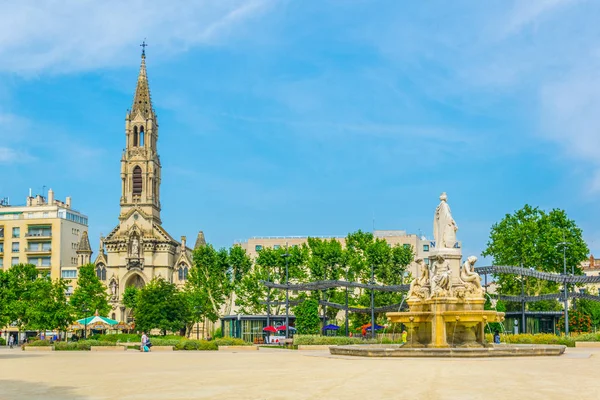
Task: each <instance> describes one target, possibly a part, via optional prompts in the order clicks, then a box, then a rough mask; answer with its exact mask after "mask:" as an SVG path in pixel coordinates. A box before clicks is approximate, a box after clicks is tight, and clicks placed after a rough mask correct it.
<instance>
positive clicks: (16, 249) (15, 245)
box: [12, 242, 19, 253]
mask: <svg viewBox="0 0 600 400" xmlns="http://www.w3.org/2000/svg"><path fill="white" fill-rule="evenodd" d="M12 252H13V253H18V252H19V242H12Z"/></svg>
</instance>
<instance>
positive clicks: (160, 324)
mask: <svg viewBox="0 0 600 400" xmlns="http://www.w3.org/2000/svg"><path fill="white" fill-rule="evenodd" d="M136 298H137V304H136V307H135V323H136V329H137V330H141V331H145V332H149V331H150V330H152V329H160V331H161V332H162V334H163V335H165V334H166V333H167V331H173V332H174V331H179V330H180V329H182V328H183V327H185V325H186V323H187V322H188V321H189V319H190V310H189V305H188V302H187V300H186V297H185V295H184V293H183V292H181V291H179V290H177V286H176V285H175V284H173V283H170V282H167V281H166V280H164V279H163V278H154V279H152V280H151V281H150V282H149V283H148V284H147V285H146V286H144V287H143V288H142V289H140V290H139V294H138V295H137V296H136Z"/></svg>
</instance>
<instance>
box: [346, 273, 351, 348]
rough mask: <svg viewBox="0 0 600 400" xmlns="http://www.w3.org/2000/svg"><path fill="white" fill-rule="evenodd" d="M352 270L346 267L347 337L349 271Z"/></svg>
mask: <svg viewBox="0 0 600 400" xmlns="http://www.w3.org/2000/svg"><path fill="white" fill-rule="evenodd" d="M349 271H350V269H349V268H348V269H346V271H345V272H346V309H345V314H346V337H348V272H349Z"/></svg>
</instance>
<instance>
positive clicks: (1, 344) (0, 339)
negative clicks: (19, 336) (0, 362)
mask: <svg viewBox="0 0 600 400" xmlns="http://www.w3.org/2000/svg"><path fill="white" fill-rule="evenodd" d="M0 346H6V339H4V338H2V337H0Z"/></svg>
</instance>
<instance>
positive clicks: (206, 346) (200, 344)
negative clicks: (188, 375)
mask: <svg viewBox="0 0 600 400" xmlns="http://www.w3.org/2000/svg"><path fill="white" fill-rule="evenodd" d="M174 349H175V350H219V347H218V345H217V343H216V342H215V341H214V340H210V341H209V340H194V339H191V340H187V339H184V340H180V341H179V342H178V343H177V344H176V345H175V348H174Z"/></svg>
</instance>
